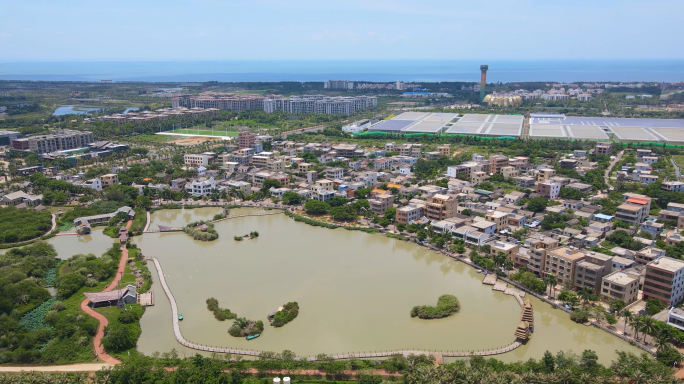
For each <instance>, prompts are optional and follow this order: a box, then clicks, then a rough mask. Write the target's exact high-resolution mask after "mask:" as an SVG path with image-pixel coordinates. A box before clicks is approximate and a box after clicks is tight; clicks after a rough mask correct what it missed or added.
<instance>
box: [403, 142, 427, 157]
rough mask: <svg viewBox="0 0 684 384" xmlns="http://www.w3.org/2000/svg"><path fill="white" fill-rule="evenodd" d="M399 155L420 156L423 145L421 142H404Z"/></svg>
mask: <svg viewBox="0 0 684 384" xmlns="http://www.w3.org/2000/svg"><path fill="white" fill-rule="evenodd" d="M397 149H398V150H399V155H401V156H412V157H416V158H418V157H420V154H421V151H422V150H423V146H422V145H421V144H402V145H400V146H399V147H398V148H397Z"/></svg>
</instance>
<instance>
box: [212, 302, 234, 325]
mask: <svg viewBox="0 0 684 384" xmlns="http://www.w3.org/2000/svg"><path fill="white" fill-rule="evenodd" d="M207 309H208V310H210V311H212V312H214V317H215V318H216V320H218V321H225V320H226V319H235V318H236V317H237V314H235V313H233V312H231V311H230V309H223V308H220V307H219V302H218V300H216V299H214V298H213V297H210V298H208V299H207Z"/></svg>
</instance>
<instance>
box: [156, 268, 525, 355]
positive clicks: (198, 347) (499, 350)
mask: <svg viewBox="0 0 684 384" xmlns="http://www.w3.org/2000/svg"><path fill="white" fill-rule="evenodd" d="M148 260H152V262H154V266H155V268H156V270H157V275H158V276H159V283H160V284H161V286H162V289H163V290H164V293H165V294H166V297H167V299H168V300H169V303H170V304H171V320H172V323H173V334H174V336H175V338H176V340H177V341H178V342H179V343H180V344H181V345H183V346H185V347H188V348H191V349H196V350H198V351H205V352H216V353H230V354H233V355H246V356H259V355H260V354H261V352H260V351H252V350H246V349H235V348H223V347H215V346H209V345H202V344H197V343H193V342H191V341H188V340H186V339H185V338H184V337H183V334H182V333H181V330H180V321H179V320H178V306H177V304H176V299H175V298H174V297H173V293H171V289H169V286H168V284H166V278H165V277H164V271H163V270H162V267H161V265H160V264H159V260H158V259H157V258H156V257H153V258H151V259H148ZM520 345H521V344H520V342H518V341H514V342H513V343H511V344H509V345H507V346H505V347H501V348H495V349H488V350H478V351H430V350H420V349H407V350H395V351H384V352H383V351H376V352H356V353H347V354H337V355H332V356H331V357H332V358H333V359H335V360H345V359H352V358H377V357H389V356H392V355H397V354H402V355H409V354H414V355H421V354H433V355H434V354H441V355H442V356H446V357H468V356H493V355H498V354H502V353H506V352H510V351H512V350H514V349H516V348H518V347H519V346H520ZM309 360H311V361H314V360H316V358H315V357H309Z"/></svg>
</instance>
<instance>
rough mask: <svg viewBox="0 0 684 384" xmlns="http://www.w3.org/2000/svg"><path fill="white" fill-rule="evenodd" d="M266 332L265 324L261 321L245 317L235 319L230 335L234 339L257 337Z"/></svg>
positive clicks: (229, 330) (229, 331)
mask: <svg viewBox="0 0 684 384" xmlns="http://www.w3.org/2000/svg"><path fill="white" fill-rule="evenodd" d="M263 331H264V322H263V321H261V320H257V321H254V320H247V319H245V318H244V317H239V318H237V319H235V321H234V322H233V325H232V326H231V327H230V329H228V333H229V334H230V335H231V336H233V337H245V336H255V335H259V334H261V332H263Z"/></svg>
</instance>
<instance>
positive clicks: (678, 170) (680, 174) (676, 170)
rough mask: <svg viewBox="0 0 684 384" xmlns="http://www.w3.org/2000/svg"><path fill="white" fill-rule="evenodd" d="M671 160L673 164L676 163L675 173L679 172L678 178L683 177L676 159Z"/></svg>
mask: <svg viewBox="0 0 684 384" xmlns="http://www.w3.org/2000/svg"><path fill="white" fill-rule="evenodd" d="M670 161H671V162H672V165H674V169H675V173H676V174H677V180H679V179H681V178H682V172H681V170H680V169H679V167H678V166H677V163H675V161H674V159H670Z"/></svg>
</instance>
